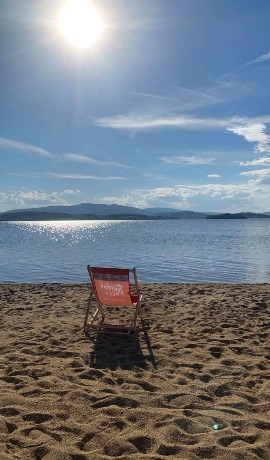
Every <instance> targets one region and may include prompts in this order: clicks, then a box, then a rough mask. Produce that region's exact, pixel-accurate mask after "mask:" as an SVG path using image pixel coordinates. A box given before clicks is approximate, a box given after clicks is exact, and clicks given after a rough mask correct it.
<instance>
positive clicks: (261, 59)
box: [241, 51, 270, 67]
mask: <svg viewBox="0 0 270 460" xmlns="http://www.w3.org/2000/svg"><path fill="white" fill-rule="evenodd" d="M266 61H270V51H268V53H265V54H262V55H261V56H259V57H257V58H255V59H252V60H251V61H248V62H246V63H245V64H243V65H242V66H241V67H247V66H250V65H253V64H260V63H262V62H266Z"/></svg>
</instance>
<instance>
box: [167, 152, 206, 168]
mask: <svg viewBox="0 0 270 460" xmlns="http://www.w3.org/2000/svg"><path fill="white" fill-rule="evenodd" d="M161 160H162V161H163V162H164V163H168V164H178V165H179V164H182V165H183V164H186V165H190V166H194V165H207V164H210V163H213V161H215V158H204V157H200V156H196V155H192V156H186V155H179V156H169V157H162V158H161Z"/></svg>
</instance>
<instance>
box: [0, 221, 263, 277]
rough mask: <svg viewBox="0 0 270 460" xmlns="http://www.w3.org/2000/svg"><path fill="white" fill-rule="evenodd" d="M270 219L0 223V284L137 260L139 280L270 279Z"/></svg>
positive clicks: (70, 274)
mask: <svg viewBox="0 0 270 460" xmlns="http://www.w3.org/2000/svg"><path fill="white" fill-rule="evenodd" d="M269 254H270V219H247V220H184V219H183V220H173V221H170V220H160V221H57V222H2V223H0V258H1V264H0V282H87V281H88V274H87V271H86V266H87V265H88V264H91V265H104V266H118V267H121V266H123V267H131V268H132V267H133V266H136V268H137V271H138V276H139V280H140V281H144V282H180V283H181V282H241V283H262V282H269V281H270V256H269Z"/></svg>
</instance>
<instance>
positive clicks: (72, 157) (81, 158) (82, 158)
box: [62, 153, 129, 169]
mask: <svg viewBox="0 0 270 460" xmlns="http://www.w3.org/2000/svg"><path fill="white" fill-rule="evenodd" d="M62 157H63V158H64V159H66V160H69V161H74V162H76V163H90V164H94V165H98V166H109V167H111V166H115V167H117V168H126V169H129V166H126V165H123V164H122V163H117V162H113V161H100V160H96V159H94V158H91V157H88V156H86V155H80V154H78V153H63V155H62Z"/></svg>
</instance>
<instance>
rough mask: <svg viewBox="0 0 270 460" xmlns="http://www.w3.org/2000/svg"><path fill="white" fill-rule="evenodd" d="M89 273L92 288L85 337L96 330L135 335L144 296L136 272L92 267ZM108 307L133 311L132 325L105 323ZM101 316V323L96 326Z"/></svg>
mask: <svg viewBox="0 0 270 460" xmlns="http://www.w3.org/2000/svg"><path fill="white" fill-rule="evenodd" d="M87 270H88V273H89V276H90V279H91V283H92V287H91V292H90V297H89V300H88V306H87V311H86V315H85V321H84V333H85V335H86V336H87V335H88V334H89V332H91V331H92V330H97V331H101V332H110V333H118V334H119V333H120V334H131V333H132V332H135V331H136V322H137V317H138V314H139V315H140V316H141V315H142V312H141V298H142V296H141V295H140V291H139V286H138V280H137V274H136V269H135V268H133V269H128V268H104V267H91V266H90V265H88V266H87ZM130 274H133V278H134V282H133V284H131V283H130V279H129V275H130ZM131 290H133V292H131ZM94 298H95V300H96V302H97V308H96V310H95V312H94V314H93V315H92V316H91V315H90V308H91V304H92V301H93V300H94ZM104 307H116V308H129V307H132V308H133V310H134V313H133V316H132V320H131V322H130V324H129V325H125V324H124V325H122V324H109V323H107V322H105V314H104ZM99 313H100V315H101V321H100V322H95V320H96V319H97V315H98V314H99Z"/></svg>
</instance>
